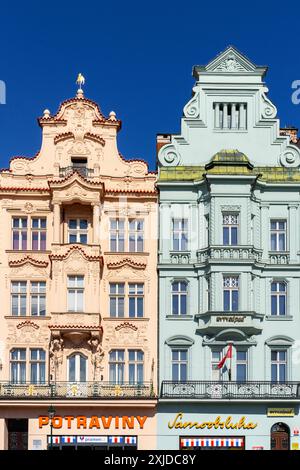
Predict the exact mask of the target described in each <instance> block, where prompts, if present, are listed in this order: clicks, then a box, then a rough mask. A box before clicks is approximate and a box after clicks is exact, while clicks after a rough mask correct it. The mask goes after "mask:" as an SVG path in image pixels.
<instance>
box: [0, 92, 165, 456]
mask: <svg viewBox="0 0 300 470" xmlns="http://www.w3.org/2000/svg"><path fill="white" fill-rule="evenodd" d="M39 124H40V126H41V128H42V132H43V138H42V146H41V150H40V151H39V152H38V154H37V155H36V156H35V157H34V158H25V157H15V158H13V159H12V160H11V163H10V168H9V170H3V171H2V172H1V173H0V208H1V225H2V230H1V233H0V272H1V283H0V290H1V294H0V297H1V300H2V315H1V317H0V325H1V328H0V358H1V363H0V407H1V410H0V416H1V418H0V449H17V448H19V449H27V448H28V449H46V448H47V447H49V446H50V447H51V446H53V447H54V448H55V449H58V448H63V447H64V446H73V447H78V446H87V447H89V448H90V447H92V448H95V447H100V448H103V449H107V448H111V447H113V446H121V447H126V448H127V447H128V446H131V448H138V449H147V448H148V449H151V448H155V447H156V437H155V436H156V418H155V414H156V404H157V383H156V375H157V373H156V369H157V301H156V299H157V277H156V256H157V239H156V231H157V228H156V223H157V213H156V211H157V192H156V189H155V183H156V175H155V174H153V173H150V172H148V168H147V165H146V163H145V162H143V161H140V160H133V161H126V160H125V159H124V158H123V157H122V156H121V155H120V154H119V152H118V149H117V132H118V131H119V130H120V128H121V122H120V121H119V120H117V118H116V115H115V113H114V112H111V113H110V114H109V117H108V118H106V117H105V116H104V115H103V114H102V113H101V111H100V109H99V107H98V106H97V104H96V103H94V102H93V101H91V100H88V99H86V98H85V97H84V95H83V92H82V90H78V92H77V95H76V97H75V98H73V99H70V100H67V101H64V102H63V103H62V104H61V106H60V108H59V110H58V112H57V113H56V114H54V115H52V114H51V113H50V112H49V111H48V110H45V111H44V114H43V116H42V117H41V118H40V119H39ZM53 408H54V409H55V411H53ZM49 409H50V411H49ZM51 410H52V411H51ZM52 415H54V417H53V419H52V418H51V416H52ZM49 416H50V418H49ZM51 425H52V426H51ZM51 434H52V438H51Z"/></svg>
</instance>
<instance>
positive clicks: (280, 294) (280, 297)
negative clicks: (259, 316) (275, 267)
mask: <svg viewBox="0 0 300 470" xmlns="http://www.w3.org/2000/svg"><path fill="white" fill-rule="evenodd" d="M286 290H287V289H286V283H285V282H283V281H273V282H272V284H271V315H274V316H285V315H286V294H287V292H286Z"/></svg>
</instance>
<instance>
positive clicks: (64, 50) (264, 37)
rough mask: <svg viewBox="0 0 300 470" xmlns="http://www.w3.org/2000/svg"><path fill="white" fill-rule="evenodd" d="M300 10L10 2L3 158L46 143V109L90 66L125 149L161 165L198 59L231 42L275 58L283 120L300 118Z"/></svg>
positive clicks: (0, 31)
mask: <svg viewBox="0 0 300 470" xmlns="http://www.w3.org/2000/svg"><path fill="white" fill-rule="evenodd" d="M299 13H300V4H296V3H295V2H293V3H292V4H280V8H277V7H276V4H275V3H274V1H269V0H265V1H264V2H261V1H260V2H258V1H256V0H255V1H252V2H251V3H249V5H247V3H246V2H242V1H239V2H238V1H231V2H230V1H227V2H224V1H219V0H215V1H214V2H202V1H201V0H198V1H194V0H193V1H190V0H185V1H182V2H178V1H176V0H173V1H169V0H167V1H164V0H161V1H157V0H152V1H151V2H146V1H120V0H107V1H106V2H104V1H103V0H98V1H91V0H85V1H84V2H69V1H60V2H58V1H57V0H52V1H51V2H41V1H36V0H32V1H29V2H24V1H22V2H20V1H18V0H16V1H14V2H3V3H2V5H1V10H0V22H1V23H0V40H1V55H0V58H1V60H0V80H4V81H5V83H6V87H7V98H6V99H7V104H6V105H0V166H1V167H6V166H7V164H8V161H9V159H10V158H11V157H12V156H14V155H26V156H32V155H34V154H35V153H36V152H37V150H38V149H39V147H40V143H41V132H40V128H39V127H38V125H37V121H36V118H37V117H38V116H40V115H41V114H42V111H43V110H44V109H45V108H49V109H50V111H51V112H53V113H54V112H55V111H56V110H57V108H58V105H59V103H60V102H61V101H63V100H64V99H68V98H71V97H72V96H74V95H75V93H76V88H77V87H76V84H75V80H76V76H77V73H78V72H82V73H83V74H84V75H85V77H86V86H85V95H86V96H87V97H88V98H90V99H93V100H94V101H97V102H98V103H99V105H100V108H101V110H102V112H103V113H104V114H105V115H108V113H109V112H110V111H111V110H114V111H115V112H116V113H117V117H118V118H119V119H121V120H122V123H123V127H122V130H121V132H120V133H119V138H118V141H119V150H120V152H121V153H122V154H123V155H124V156H125V157H126V158H135V157H139V158H144V159H146V160H147V161H148V162H149V164H150V168H151V169H154V168H155V158H156V157H155V141H156V134H157V133H158V132H166V133H168V132H170V133H177V132H178V131H179V129H180V117H181V115H182V108H183V106H184V104H185V103H186V102H187V101H188V99H189V98H190V96H191V88H192V85H193V78H192V76H191V71H192V66H193V65H195V64H205V63H207V62H208V61H210V60H211V59H212V58H214V57H215V56H216V55H217V54H218V53H219V52H220V51H222V50H224V49H225V48H226V46H227V45H229V44H233V45H235V46H236V47H237V48H238V49H239V50H240V51H241V52H243V53H244V54H246V55H247V56H248V57H249V58H250V59H251V60H252V61H253V62H254V63H256V64H258V65H268V66H269V73H268V75H267V79H266V81H267V85H268V87H269V89H270V93H269V97H270V98H271V99H272V100H273V101H274V102H275V104H276V106H277V108H278V111H279V112H278V115H279V117H280V118H281V125H286V124H293V125H295V126H298V125H300V114H299V113H300V105H298V106H296V105H294V104H293V103H292V101H291V94H292V89H291V83H292V82H293V81H294V80H300V67H299V49H298V47H299V33H298V29H299V28H298V18H299Z"/></svg>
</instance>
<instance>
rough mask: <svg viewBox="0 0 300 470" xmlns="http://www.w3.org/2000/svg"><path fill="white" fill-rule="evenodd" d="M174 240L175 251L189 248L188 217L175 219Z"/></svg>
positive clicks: (173, 227)
mask: <svg viewBox="0 0 300 470" xmlns="http://www.w3.org/2000/svg"><path fill="white" fill-rule="evenodd" d="M172 223H173V226H172V240H173V250H174V251H186V250H187V249H188V219H173V221H172Z"/></svg>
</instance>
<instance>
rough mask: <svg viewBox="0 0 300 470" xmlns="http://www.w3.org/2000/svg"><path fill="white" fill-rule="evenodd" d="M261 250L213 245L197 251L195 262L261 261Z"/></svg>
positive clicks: (243, 246)
mask: <svg viewBox="0 0 300 470" xmlns="http://www.w3.org/2000/svg"><path fill="white" fill-rule="evenodd" d="M261 257H262V250H259V249H257V248H254V246H253V245H235V246H233V245H230V246H228V245H226V246H224V245H214V246H209V247H207V248H204V249H201V250H198V251H197V262H198V263H206V262H208V261H217V262H222V261H223V262H225V263H228V262H231V261H239V262H249V261H256V262H259V261H261Z"/></svg>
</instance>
